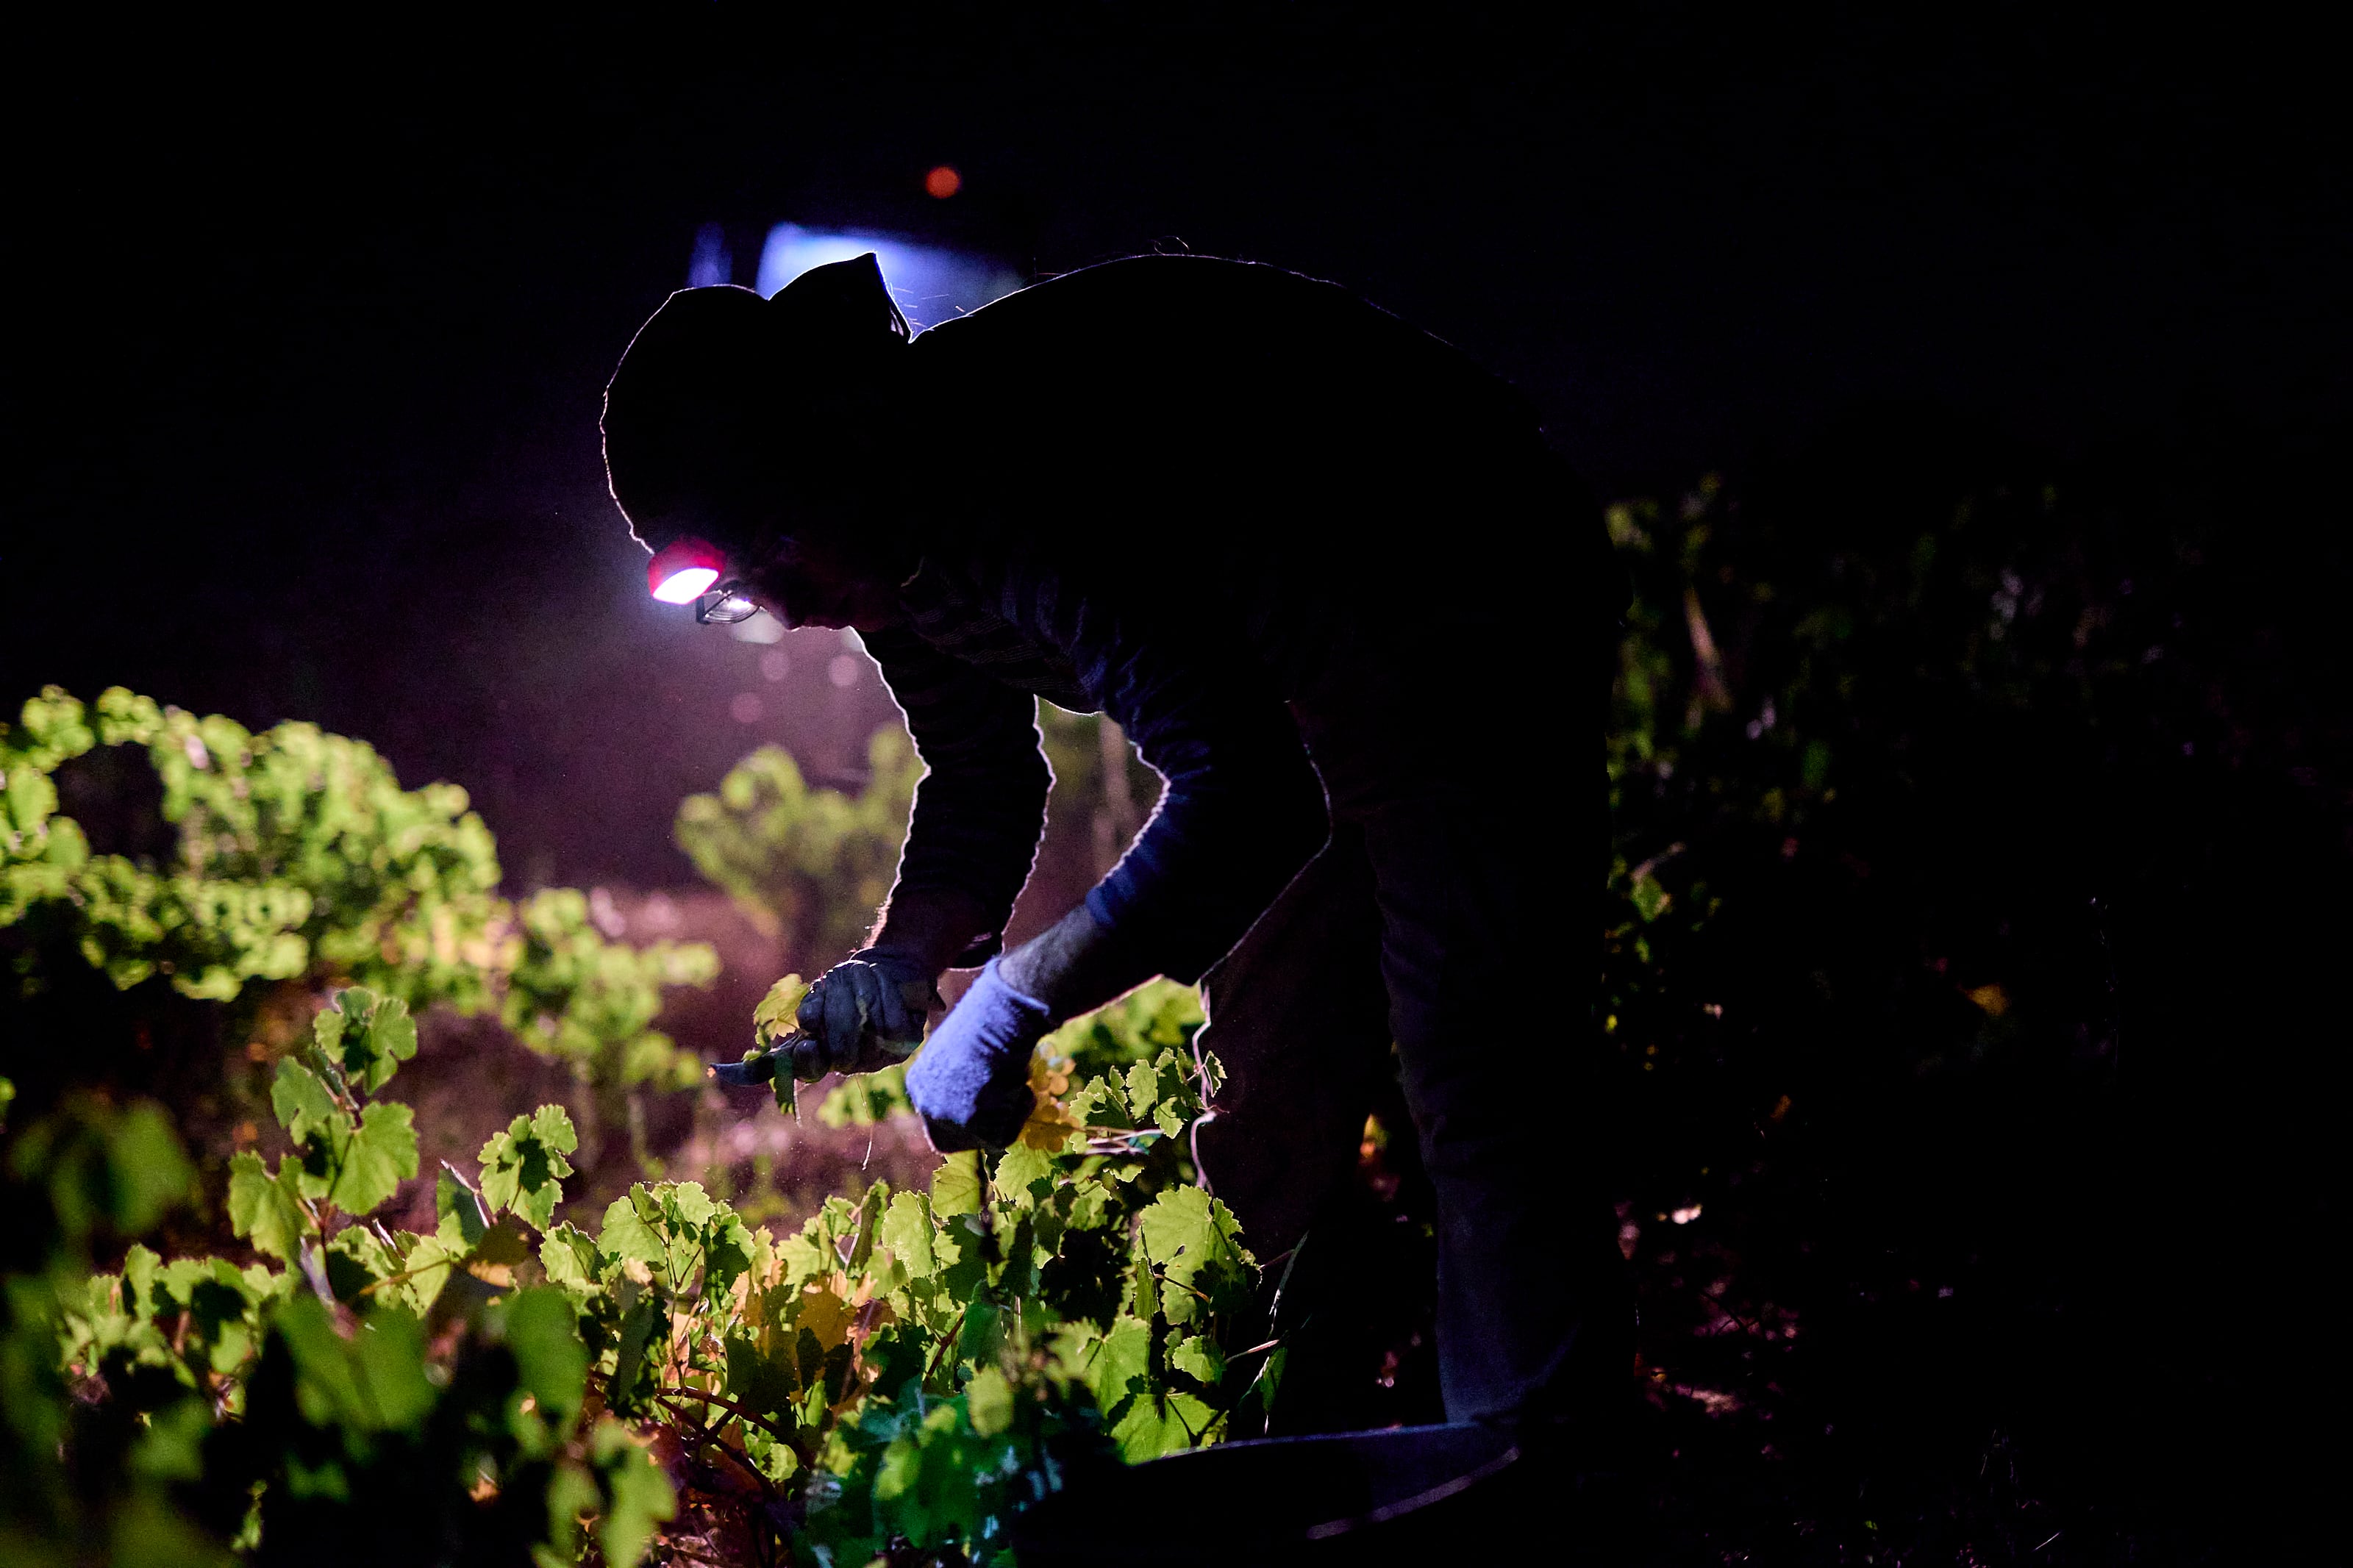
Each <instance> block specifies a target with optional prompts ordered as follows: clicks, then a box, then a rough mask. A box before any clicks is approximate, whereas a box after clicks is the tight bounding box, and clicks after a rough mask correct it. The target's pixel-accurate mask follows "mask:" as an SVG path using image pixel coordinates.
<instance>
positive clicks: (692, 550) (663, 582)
mask: <svg viewBox="0 0 2353 1568" xmlns="http://www.w3.org/2000/svg"><path fill="white" fill-rule="evenodd" d="M726 569H727V558H726V557H725V556H724V555H722V554H721V553H720V552H719V551H718V549H717V547H715V546H713V545H711V544H708V543H706V542H703V541H702V540H700V539H681V540H680V541H679V542H677V543H675V544H672V545H670V546H669V547H667V548H666V549H664V550H663V551H661V552H659V554H657V555H656V556H655V557H654V558H653V559H652V560H651V561H649V562H648V563H646V591H647V592H648V593H649V594H651V595H653V596H654V597H655V598H657V599H659V600H660V601H661V602H662V603H663V604H665V605H691V604H692V603H694V601H695V600H697V599H699V598H701V597H702V595H704V594H706V593H709V592H710V591H711V588H712V584H716V583H717V582H718V581H719V574H721V573H722V572H724V571H725V570H726Z"/></svg>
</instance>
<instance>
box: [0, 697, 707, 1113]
mask: <svg viewBox="0 0 2353 1568" xmlns="http://www.w3.org/2000/svg"><path fill="white" fill-rule="evenodd" d="M134 748H135V749H136V751H137V752H142V753H143V756H144V760H145V762H146V763H147V765H148V769H149V770H150V772H151V773H152V778H153V788H154V789H155V790H156V791H157V792H158V793H157V794H154V795H138V794H137V793H135V792H129V793H128V794H127V798H120V799H118V798H115V797H114V795H109V794H108V793H107V792H104V791H100V792H97V793H96V795H95V799H94V804H96V805H99V806H100V809H101V810H103V811H104V812H105V813H106V814H107V815H108V816H109V817H110V818H111V819H112V820H110V821H108V822H107V823H105V824H104V825H103V828H104V831H106V832H107V833H108V834H110V835H111V836H120V837H128V838H130V839H131V840H132V841H133V842H137V843H140V844H142V846H143V847H148V848H150V849H152V850H153V851H154V852H153V853H150V854H144V855H141V856H137V857H133V856H132V855H127V854H121V853H100V852H97V851H96V850H94V849H93V847H92V841H91V835H90V833H88V832H85V830H84V827H83V825H82V824H81V823H80V822H79V821H78V820H76V819H75V818H74V817H73V816H69V815H67V814H66V813H64V812H63V811H61V810H60V804H61V802H60V795H59V784H60V782H61V781H62V782H63V783H64V784H66V785H67V786H68V787H69V788H73V787H79V786H82V785H84V784H87V783H88V781H87V780H86V779H83V778H79V777H77V776H76V775H75V770H76V768H77V767H78V766H79V764H81V763H84V762H85V761H87V762H89V763H97V764H102V765H103V767H104V769H105V770H106V772H104V773H100V774H98V775H96V776H98V777H100V778H102V779H107V780H109V782H111V784H115V785H116V786H118V787H117V790H116V794H118V795H120V794H123V793H124V792H122V791H121V790H120V787H119V786H120V785H121V773H122V772H123V770H122V768H121V764H120V760H119V759H118V758H116V757H111V756H109V755H107V753H108V752H116V751H118V750H121V751H122V752H130V751H131V750H132V749H134ZM0 803H5V820H0V952H5V955H6V956H7V958H8V959H9V961H10V966H11V969H12V971H13V981H12V983H11V984H10V986H9V988H8V993H9V994H7V995H6V996H5V1000H0V1009H5V1016H7V1017H9V1018H10V1019H11V1033H12V1035H15V1036H16V1037H17V1038H16V1041H15V1042H12V1052H11V1057H10V1062H9V1070H10V1071H11V1072H12V1073H13V1074H14V1075H15V1077H16V1079H17V1083H18V1087H19V1088H20V1089H25V1090H26V1091H27V1092H30V1093H33V1094H34V1096H35V1098H36V1100H37V1101H40V1102H43V1103H46V1100H47V1098H48V1097H50V1096H51V1095H53V1094H54V1093H56V1092H58V1089H59V1088H60V1087H61V1086H62V1085H63V1084H64V1083H65V1082H67V1081H69V1080H70V1081H80V1082H87V1081H91V1080H92V1079H93V1077H94V1076H95V1075H96V1073H97V1071H98V1067H99V1064H97V1063H95V1062H93V1061H92V1060H91V1059H90V1058H86V1057H79V1056H77V1055H73V1054H69V1053H66V1052H63V1051H44V1050H41V1049H37V1048H36V1045H35V1042H36V1041H37V1040H39V1039H41V1038H43V1037H57V1038H59V1039H62V1038H63V1037H66V1036H68V1035H69V1034H81V1035H90V1034H98V1035H101V1036H104V1035H114V1036H119V1037H128V1038H132V1039H135V1040H136V1041H138V1042H139V1046H138V1049H139V1050H140V1052H142V1053H148V1052H151V1051H152V1049H153V1042H154V1041H155V1040H156V1039H157V1038H158V1037H162V1038H165V1039H170V1040H172V1041H173V1042H174V1047H175V1049H176V1050H177V1052H178V1054H179V1055H180V1056H182V1057H184V1058H192V1059H191V1060H188V1061H183V1062H179V1063H175V1064H174V1066H179V1067H186V1068H191V1070H192V1072H193V1074H194V1076H195V1079H196V1081H197V1082H201V1081H202V1078H203V1074H204V1073H205V1072H206V1071H207V1070H211V1071H215V1072H217V1070H218V1069H217V1065H216V1064H218V1063H219V1062H220V1061H222V1060H223V1059H225V1048H226V1047H233V1046H234V1045H235V1044H238V1043H243V1042H245V1041H247V1040H251V1041H253V1042H255V1043H256V1046H257V1047H258V1055H257V1056H256V1059H260V1058H272V1059H274V1058H276V1057H277V1056H278V1055H280V1054H282V1053H283V1052H284V1051H285V1050H286V1049H288V1048H289V1047H291V1046H292V1044H293V1043H294V1042H295V1041H296V1040H298V1039H299V1038H300V1037H301V1035H302V1034H303V1032H304V1031H306V1030H307V1029H308V1028H309V1027H310V1021H311V1016H312V1014H313V1013H314V1012H315V1011H316V1009H317V1007H318V1005H319V1000H320V998H321V996H322V994H323V993H324V992H325V991H327V990H328V989H330V988H332V987H335V986H342V985H357V986H360V987H363V988H364V989H365V990H366V991H368V992H369V993H370V994H375V995H378V996H382V997H385V998H387V999H389V1000H392V1001H395V1002H397V1003H399V1004H401V1005H405V1006H406V1008H408V1009H409V1010H410V1011H412V1012H421V1011H423V1010H424V1009H425V1008H427V1007H429V1006H432V1005H444V1006H448V1007H451V1008H454V1009H456V1010H458V1011H459V1012H462V1013H477V1012H483V1011H487V1010H491V1009H495V1010H496V1011H497V1012H498V1013H499V1015H500V1016H501V1019H502V1021H503V1022H505V1023H506V1024H507V1025H508V1026H509V1027H510V1028H512V1030H513V1031H514V1032H515V1034H516V1035H517V1037H519V1038H521V1039H522V1041H523V1043H524V1044H526V1045H527V1046H529V1047H531V1048H532V1049H533V1050H535V1051H537V1052H539V1053H540V1054H542V1055H543V1056H549V1057H553V1058H557V1059H559V1060H562V1061H564V1062H565V1063H567V1064H568V1065H569V1066H570V1067H571V1068H572V1069H573V1070H574V1072H575V1075H576V1076H577V1077H578V1078H579V1079H580V1080H581V1081H582V1083H583V1084H584V1085H586V1087H587V1088H588V1089H590V1091H591V1093H592V1096H593V1103H594V1104H595V1105H596V1108H597V1110H598V1115H597V1117H596V1123H597V1124H596V1125H595V1126H593V1127H592V1128H591V1129H590V1135H591V1136H592V1137H596V1136H598V1135H600V1134H601V1133H602V1132H603V1131H606V1130H607V1128H611V1127H616V1126H618V1125H621V1124H622V1123H624V1122H628V1124H629V1125H631V1127H632V1129H633V1130H634V1127H635V1124H636V1119H635V1118H634V1117H632V1116H631V1115H630V1109H631V1098H632V1096H633V1095H634V1094H635V1093H636V1092H637V1091H638V1089H639V1088H640V1087H641V1086H650V1087H658V1088H678V1087H681V1086H684V1085H686V1084H691V1083H692V1082H693V1081H694V1080H695V1079H696V1078H697V1076H698V1075H699V1072H700V1064H699V1063H698V1062H697V1061H696V1060H694V1059H693V1058H691V1057H689V1056H687V1055H686V1054H685V1053H683V1052H681V1051H680V1050H678V1049H677V1047H675V1046H674V1045H673V1044H672V1042H671V1041H670V1039H669V1038H668V1037H665V1036H663V1035H662V1034H660V1033H659V1032H658V1031H656V1030H655V1029H653V1027H652V1022H653V1019H654V1017H655V1016H656V1014H657V1013H659V1010H660V1005H661V993H662V991H663V989H664V988H666V987H670V986H676V985H685V984H694V985H701V984H708V983H709V982H710V980H711V979H712V976H713V975H714V974H715V973H717V960H716V957H715V955H714V954H713V953H712V952H711V950H710V949H709V948H708V947H705V946H703V945H702V944H698V943H687V944H680V943H671V942H657V943H654V944H652V945H651V946H648V947H630V946H627V945H624V944H621V943H617V942H609V941H607V939H606V938H605V937H604V936H603V935H602V934H601V933H600V932H598V931H597V930H596V927H595V925H594V924H593V923H592V922H591V921H590V918H589V910H588V904H587V900H586V898H585V897H583V896H582V895H581V894H580V893H578V892H576V891H574V890H572V889H546V890H543V891H542V892H540V893H537V894H535V895H533V897H532V898H530V899H528V900H524V901H523V902H522V904H521V905H516V904H514V903H512V902H510V901H509V900H505V899H503V898H501V897H500V896H499V895H498V894H497V892H496V890H495V889H496V888H497V886H498V882H499V878H500V871H499V864H498V859H497V852H496V847H495V845H494V843H493V841H492V839H491V833H490V830H489V829H488V828H487V827H485V826H483V825H482V822H481V819H480V817H479V816H475V815H474V814H473V813H472V812H470V811H469V810H468V809H467V807H466V793H465V791H463V790H462V789H459V787H457V786H456V785H454V784H428V785H427V786H426V787H425V788H423V789H418V790H404V789H402V788H401V787H400V784H399V781H398V780H397V779H396V777H395V776H394V774H393V772H392V769H391V768H390V767H389V766H388V765H387V764H386V763H385V762H384V760H383V759H382V758H381V757H379V756H377V755H376V753H375V752H374V751H373V750H372V749H370V748H369V747H368V746H366V745H364V743H362V742H356V741H352V740H347V739H345V738H344V737H343V736H340V735H330V734H325V733H323V732H322V731H319V730H318V729H317V728H315V727H314V726H311V725H308V724H298V723H288V724H280V725H279V726H277V727H276V728H274V729H271V730H269V731H264V732H262V733H260V734H254V733H251V732H249V731H246V730H245V729H243V728H242V727H240V726H238V725H237V724H236V723H234V722H232V721H229V720H227V719H223V718H220V717H218V716H214V717H211V718H206V719H198V718H195V717H194V716H192V715H190V714H187V713H185V712H182V711H181V710H178V709H175V708H160V707H158V706H157V705H156V704H155V703H154V702H153V701H152V700H149V699H147V698H143V697H137V696H133V695H132V693H130V692H127V691H124V690H122V689H120V688H116V689H110V690H108V691H106V692H104V693H102V694H100V697H99V699H98V700H97V701H96V702H95V703H94V704H90V705H85V704H84V703H82V702H81V701H79V700H77V699H75V698H73V697H70V696H68V695H67V694H65V693H64V692H62V691H59V690H57V689H54V688H52V689H48V690H47V691H46V692H45V693H44V694H43V695H42V696H40V697H37V698H36V699H34V700H31V701H29V702H27V703H26V705H25V708H24V711H23V713H22V715H21V718H20V721H19V722H18V723H17V724H16V726H14V727H11V728H7V729H0ZM156 818H160V823H161V825H163V826H164V828H165V832H164V834H163V835H161V836H157V835H155V834H153V833H152V832H143V831H142V830H145V829H147V828H148V827H149V826H150V824H152V823H153V821H154V819H156ZM93 978H99V979H101V980H102V982H103V984H104V988H105V989H109V990H111V991H112V992H114V993H116V994H119V995H120V996H121V998H122V1001H121V1003H119V1004H114V1005H108V1004H105V1003H104V1002H102V1001H101V1000H100V999H99V998H97V997H94V996H93V995H92V993H91V985H90V981H91V980H92V979H93ZM173 998H177V999H179V1001H180V1003H182V1004H185V1003H195V1004H206V1005H209V1006H210V1010H209V1011H205V1010H197V1011H191V1010H190V1008H189V1007H187V1006H186V1005H175V1004H174V1000H173ZM94 1006H96V1007H102V1008H103V1009H104V1013H103V1016H106V1017H108V1018H109V1019H110V1020H111V1027H109V1026H103V1025H96V1024H95V1017H96V1015H93V1013H92V1011H91V1009H92V1008H93V1007H94ZM193 1058H209V1061H210V1062H211V1063H212V1064H215V1065H214V1066H213V1067H211V1068H207V1067H206V1065H205V1063H204V1062H202V1061H198V1060H194V1059H193ZM131 1065H132V1074H133V1076H135V1077H137V1078H138V1079H142V1080H143V1081H147V1082H151V1083H156V1082H161V1081H162V1079H159V1077H158V1074H159V1070H160V1069H159V1068H158V1066H157V1064H156V1063H155V1062H154V1061H153V1060H134V1061H133V1062H132V1064H131ZM178 1087H179V1088H180V1089H181V1090H182V1092H183V1093H185V1092H188V1089H187V1086H185V1085H181V1086H178Z"/></svg>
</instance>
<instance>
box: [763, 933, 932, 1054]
mask: <svg viewBox="0 0 2353 1568" xmlns="http://www.w3.org/2000/svg"><path fill="white" fill-rule="evenodd" d="M933 978H934V977H933V976H932V974H931V973H929V972H928V971H927V970H926V969H925V967H924V966H923V963H921V962H920V961H918V960H917V959H915V958H913V956H911V955H909V954H907V953H903V952H897V951H895V950H893V949H890V948H871V947H870V948H867V949H865V950H863V951H862V952H856V953H853V954H851V955H850V956H849V958H846V959H844V960H843V961H842V962H840V963H837V964H835V965H834V966H833V967H832V968H831V969H828V970H827V971H826V972H825V973H823V974H820V975H818V979H817V984H814V985H812V986H810V987H809V989H808V994H807V995H806V996H804V997H802V998H801V1005H800V1007H799V1009H798V1010H797V1012H795V1013H794V1015H793V1021H794V1022H795V1023H797V1024H798V1025H799V1026H800V1029H801V1033H802V1034H803V1035H805V1036H806V1037H807V1038H806V1039H803V1040H802V1041H800V1042H799V1043H798V1044H797V1045H796V1046H794V1047H793V1076H794V1077H795V1078H797V1079H800V1080H801V1081H802V1082H803V1083H815V1082H816V1081H817V1080H818V1079H821V1078H823V1077H824V1076H825V1075H826V1074H828V1073H829V1072H873V1071H874V1070H876V1069H877V1068H886V1067H889V1066H890V1065H891V1064H892V1063H893V1062H899V1061H904V1060H905V1059H906V1058H907V1054H908V1053H909V1052H910V1051H913V1049H914V1048H915V1046H916V1044H917V1042H919V1041H920V1040H922V1039H923V1015H924V1013H925V1012H926V1011H927V1010H929V1008H930V1007H931V1005H932V1004H933V1002H934V1000H936V999H937V995H938V993H936V992H935V991H934V990H933V988H932V983H933Z"/></svg>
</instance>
